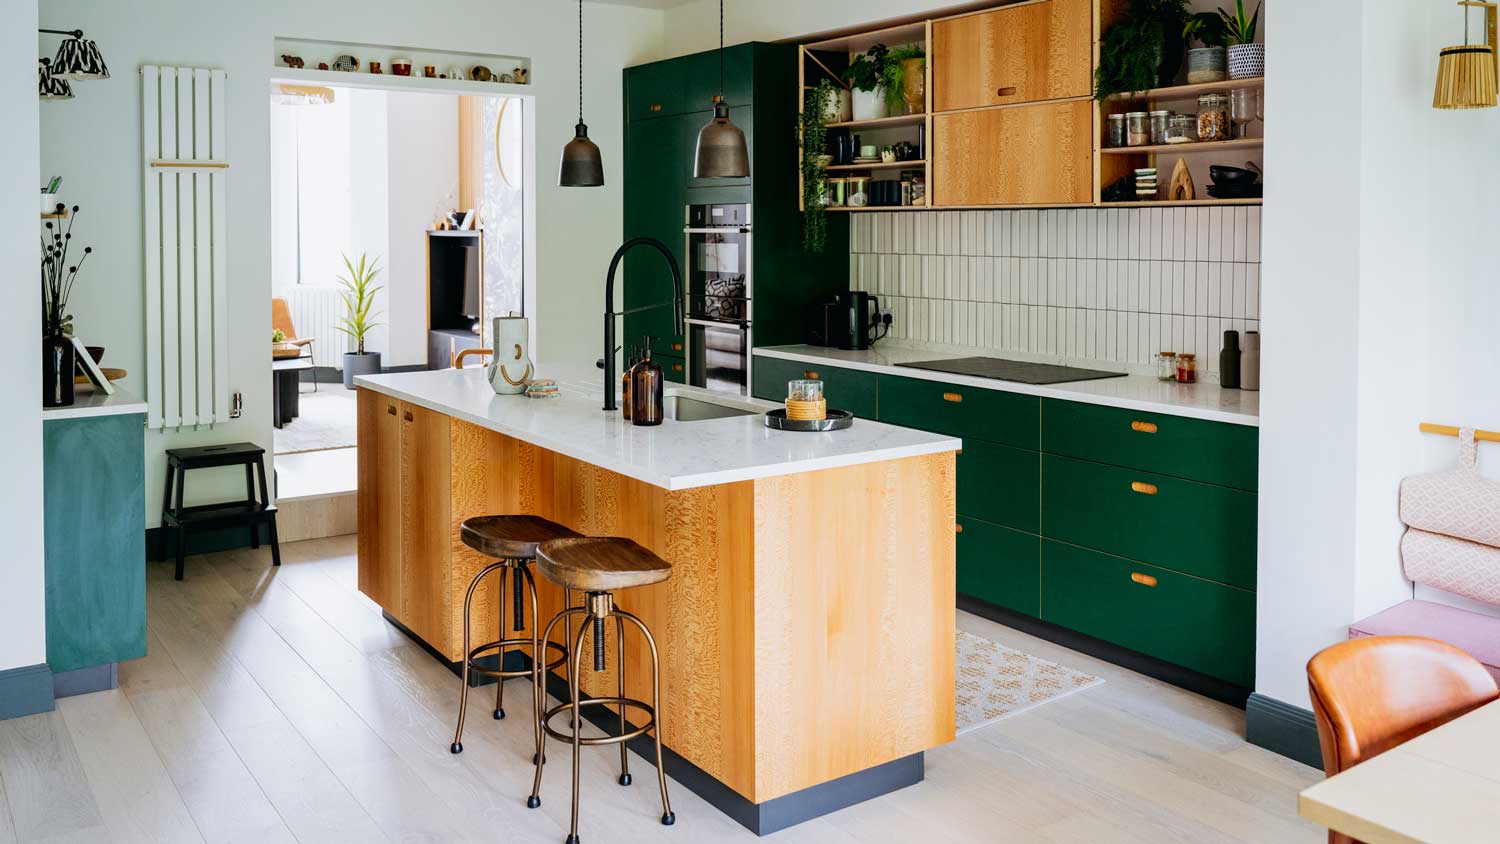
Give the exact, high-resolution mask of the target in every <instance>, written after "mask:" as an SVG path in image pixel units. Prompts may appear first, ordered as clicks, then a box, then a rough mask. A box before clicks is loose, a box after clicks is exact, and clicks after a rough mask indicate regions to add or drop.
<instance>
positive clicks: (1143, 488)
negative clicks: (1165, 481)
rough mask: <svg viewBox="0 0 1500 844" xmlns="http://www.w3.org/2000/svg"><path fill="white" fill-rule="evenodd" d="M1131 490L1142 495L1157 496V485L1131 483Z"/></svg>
mask: <svg viewBox="0 0 1500 844" xmlns="http://www.w3.org/2000/svg"><path fill="white" fill-rule="evenodd" d="M1130 488H1131V490H1133V491H1135V492H1139V493H1140V494H1142V495H1155V494H1156V484H1148V483H1142V482H1140V481H1131V482H1130Z"/></svg>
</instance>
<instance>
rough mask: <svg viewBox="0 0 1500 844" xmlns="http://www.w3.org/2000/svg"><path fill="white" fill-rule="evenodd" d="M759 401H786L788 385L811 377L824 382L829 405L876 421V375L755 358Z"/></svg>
mask: <svg viewBox="0 0 1500 844" xmlns="http://www.w3.org/2000/svg"><path fill="white" fill-rule="evenodd" d="M751 372H752V375H751V378H752V379H753V381H754V389H753V390H752V392H753V393H754V395H755V397H756V398H760V399H765V400H767V401H780V402H784V401H786V382H788V381H794V380H797V379H799V378H811V379H814V380H817V381H822V382H823V396H824V398H826V399H827V401H828V406H829V407H831V408H837V409H839V410H847V411H849V412H850V413H852V414H854V415H855V417H857V418H859V419H874V418H876V416H875V398H876V388H875V374H874V373H872V372H865V371H863V370H859V369H843V368H841V367H837V366H824V365H823V364H821V363H807V362H806V361H797V360H786V359H784V358H771V357H766V356H765V355H756V356H755V360H754V362H753V363H752V365H751Z"/></svg>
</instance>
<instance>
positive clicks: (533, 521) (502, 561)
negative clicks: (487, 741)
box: [448, 516, 578, 764]
mask: <svg viewBox="0 0 1500 844" xmlns="http://www.w3.org/2000/svg"><path fill="white" fill-rule="evenodd" d="M459 534H460V535H461V536H462V537H463V541H464V544H465V545H467V546H469V547H470V548H473V549H474V550H475V551H478V552H479V553H481V554H484V555H485V556H487V557H495V558H496V562H494V563H491V564H490V565H487V566H485V567H484V568H482V569H480V570H479V573H478V574H476V575H474V579H473V580H472V581H470V582H469V591H468V592H466V593H464V650H463V654H464V655H463V685H462V687H461V689H460V691H459V698H458V728H457V729H455V730H454V731H453V744H451V745H449V747H448V750H449V751H450V752H452V753H462V752H464V745H463V735H464V715H465V713H466V712H467V711H468V707H469V674H470V672H473V673H477V674H484V675H486V676H489V677H494V678H495V710H494V713H493V715H494V718H495V719H496V720H499V719H501V718H504V717H505V707H504V703H505V681H506V680H507V679H508V678H511V677H529V678H531V680H532V684H533V688H532V694H531V707H532V716H531V717H532V721H533V722H534V723H536V722H537V718H538V713H540V712H541V709H542V701H543V700H545V698H544V697H543V695H544V692H543V691H542V686H541V684H540V678H542V677H545V676H546V672H547V671H550V670H552V669H553V668H556V667H558V666H560V665H564V664H566V663H567V660H568V651H567V648H566V647H565V646H563V645H560V644H558V643H556V642H552V641H548V638H549V637H546V636H538V635H537V628H538V627H539V626H540V622H541V618H540V613H539V612H538V611H537V601H536V581H535V580H533V579H532V577H531V569H530V567H529V564H530V563H531V562H532V561H533V560H535V559H536V549H537V545H538V544H539V543H541V542H544V541H546V540H549V539H564V538H569V537H577V536H578V534H577V533H574V532H573V531H571V530H569V529H567V528H565V527H563V526H562V525H560V524H558V523H556V522H552V521H548V520H547V519H544V518H542V517H540V516H476V517H474V518H472V519H464V521H463V523H462V524H460V525H459ZM493 572H499V573H500V589H499V591H498V592H497V593H496V594H497V595H498V596H499V599H498V600H497V601H496V602H495V603H496V609H497V614H498V616H499V636H500V638H498V639H496V640H495V641H493V642H487V643H485V644H483V645H480V646H479V647H477V648H470V647H469V613H470V608H471V607H472V605H473V603H474V591H475V590H476V589H478V588H479V584H480V582H481V581H483V580H484V578H485V577H486V576H488V575H489V574H491V573H493ZM507 579H511V581H512V584H513V590H512V592H511V598H512V608H513V610H514V612H513V615H514V622H513V630H516V631H519V630H524V629H526V624H525V616H524V603H525V597H526V593H528V592H529V593H530V595H531V636H530V637H529V638H506V636H505V582H506V580H507ZM523 580H524V581H525V584H524V589H523V584H522V581H523ZM566 603H567V605H568V606H572V604H573V595H572V593H571V592H569V593H567V598H566ZM549 630H550V628H549ZM543 643H545V648H551V649H553V650H555V651H556V652H557V653H558V657H557V659H556V660H555V661H553V662H551V663H550V664H547V665H546V666H545V667H543V665H542V664H543V663H544V662H546V657H544V656H543V654H545V653H546V652H547V651H546V650H545V649H544V645H543ZM524 648H530V649H531V668H524V669H518V670H513V671H506V670H505V652H506V651H507V650H510V649H516V650H520V649H524ZM489 656H494V657H495V661H496V664H495V667H494V668H487V667H485V666H482V665H479V664H478V660H480V659H483V658H485V657H489ZM569 676H570V684H571V675H569ZM536 729H537V731H538V732H537V736H536V743H537V747H538V748H540V747H541V744H542V737H541V733H540V729H541V728H540V727H537V728H536ZM538 761H540V760H539V759H533V760H532V762H533V764H535V763H537V762H538Z"/></svg>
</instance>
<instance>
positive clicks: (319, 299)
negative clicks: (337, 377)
mask: <svg viewBox="0 0 1500 844" xmlns="http://www.w3.org/2000/svg"><path fill="white" fill-rule="evenodd" d="M339 293H340V288H337V287H313V286H310V285H305V284H295V285H292V286H291V287H290V288H288V289H286V290H283V291H281V292H279V293H277V295H278V296H281V297H283V298H285V299H286V306H287V310H289V311H291V312H292V327H294V328H296V329H297V336H298V337H313V338H316V339H317V342H316V343H313V345H312V348H313V364H314V365H315V366H329V367H332V368H334V369H343V368H344V352H346V351H349V336H348V335H347V334H344V333H343V332H342V331H339V330H338V327H337V326H338V324H339V320H340V319H341V318H342V317H343V316H344V300H343V299H342V298H340V296H339Z"/></svg>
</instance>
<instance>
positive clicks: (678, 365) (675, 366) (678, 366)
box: [672, 363, 682, 372]
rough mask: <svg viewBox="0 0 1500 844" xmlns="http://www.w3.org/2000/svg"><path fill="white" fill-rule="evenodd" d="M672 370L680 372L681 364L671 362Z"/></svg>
mask: <svg viewBox="0 0 1500 844" xmlns="http://www.w3.org/2000/svg"><path fill="white" fill-rule="evenodd" d="M672 371H673V372H681V371H682V364H680V363H674V364H672Z"/></svg>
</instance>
